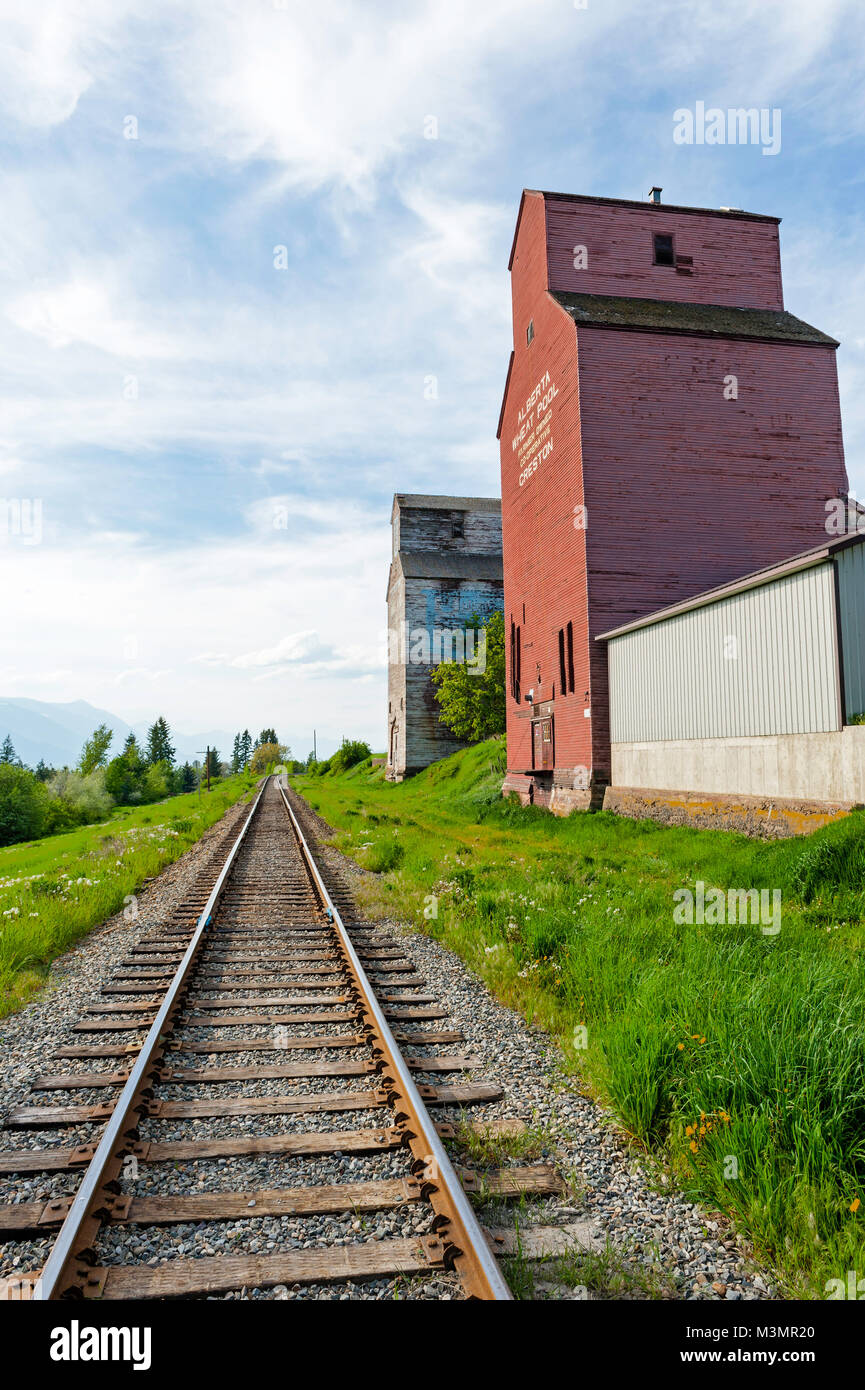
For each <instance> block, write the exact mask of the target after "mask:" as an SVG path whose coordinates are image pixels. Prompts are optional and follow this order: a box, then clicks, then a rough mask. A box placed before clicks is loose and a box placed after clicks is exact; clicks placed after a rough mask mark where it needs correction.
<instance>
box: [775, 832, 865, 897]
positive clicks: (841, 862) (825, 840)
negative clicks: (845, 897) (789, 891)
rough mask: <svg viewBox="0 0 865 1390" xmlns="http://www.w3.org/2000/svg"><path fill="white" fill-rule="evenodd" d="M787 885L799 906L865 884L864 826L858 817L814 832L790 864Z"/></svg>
mask: <svg viewBox="0 0 865 1390" xmlns="http://www.w3.org/2000/svg"><path fill="white" fill-rule="evenodd" d="M790 883H791V886H792V888H793V890H794V892H795V893H796V894H797V895H798V896H799V897H800V898H801V899H802V901H803V902H806V903H810V902H813V900H814V898H816V897H818V896H819V895H820V894H821V893H825V894H829V895H832V894H834V893H838V892H840V891H842V890H843V889H856V888H860V889H861V888H862V886H863V884H865V824H863V818H862V816H861V815H851V816H848V817H845V818H844V820H843V821H840V822H838V823H837V824H835V825H831V826H827V827H826V829H825V830H824V831H823V832H822V833H820V832H818V834H817V835H815V836H814V837H813V838H812V839H810V840H809V842H808V843H807V844H806V845H805V847H804V849H803V850H802V852H801V853H800V854H799V855H798V856H797V857H796V858H795V859H794V860H793V863H792V865H791V867H790Z"/></svg>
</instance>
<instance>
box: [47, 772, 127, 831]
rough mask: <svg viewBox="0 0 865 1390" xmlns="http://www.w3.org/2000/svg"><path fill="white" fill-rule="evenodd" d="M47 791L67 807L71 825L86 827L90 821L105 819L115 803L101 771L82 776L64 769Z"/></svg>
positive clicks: (57, 774)
mask: <svg viewBox="0 0 865 1390" xmlns="http://www.w3.org/2000/svg"><path fill="white" fill-rule="evenodd" d="M48 792H49V795H50V796H51V797H53V798H57V799H59V800H60V801H61V802H63V803H64V804H65V806H66V808H67V813H68V814H69V815H70V817H72V824H78V825H86V824H88V822H90V821H96V820H104V818H105V817H106V816H107V815H108V813H109V811H110V810H111V807H112V806H113V804H114V802H113V800H112V798H111V795H110V793H109V792H108V791H107V789H106V786H105V773H104V772H103V771H101V769H97V770H96V771H95V772H88V773H82V772H70V771H69V769H68V768H64V769H63V771H62V772H58V773H55V775H54V776H53V777H52V778H51V781H50V782H49V783H48Z"/></svg>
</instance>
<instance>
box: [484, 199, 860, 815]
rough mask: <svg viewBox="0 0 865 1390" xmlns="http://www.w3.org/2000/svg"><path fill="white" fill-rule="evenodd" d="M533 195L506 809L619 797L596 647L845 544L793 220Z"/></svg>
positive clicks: (518, 330) (514, 440) (513, 470)
mask: <svg viewBox="0 0 865 1390" xmlns="http://www.w3.org/2000/svg"><path fill="white" fill-rule="evenodd" d="M659 198H660V190H653V192H652V200H651V201H649V202H646V203H642V202H629V201H625V200H622V199H616V198H590V197H584V196H581V195H574V194H562V193H542V192H535V191H531V190H525V191H524V192H523V196H522V200H521V203H520V210H519V216H518V218H517V226H516V232H515V235H514V243H513V249H512V252H511V259H510V271H511V287H512V299H513V335H514V348H513V352H512V353H511V360H510V365H509V368H508V375H507V381H506V384H505V393H504V400H503V402H502V409H501V416H500V419H499V429H498V437H499V439H500V442H501V465H502V542H503V551H504V606H505V625H506V631H507V633H508V636H509V642H508V648H509V649H508V654H507V683H508V691H507V746H508V772H507V776H506V779H505V783H504V790H505V791H517V792H518V793H519V795H520V796H521V798H522V799H523V800H526V801H529V800H531V801H535V802H537V803H539V804H541V805H545V806H550V807H551V808H552V809H553V810H557V811H562V812H567V811H569V810H571V809H574V808H576V807H583V808H588V807H589V806H596V805H599V804H601V801H602V797H603V790H604V788H605V787H606V785H607V784H608V783H609V779H610V741H609V719H608V709H607V671H606V648H605V644H604V643H603V642H596V641H595V640H594V639H595V637H596V636H597V635H598V634H599V633H602V632H605V631H608V630H609V629H611V628H614V627H616V626H618V625H620V624H623V623H626V622H629V621H630V620H632V619H634V618H639V617H643V616H645V615H646V614H648V613H651V612H654V611H655V610H656V609H659V608H663V607H665V606H667V605H669V604H672V603H675V602H676V601H678V600H681V599H685V598H689V597H691V596H693V595H695V594H697V593H699V592H701V591H702V590H705V589H709V588H712V587H713V586H715V585H719V584H723V583H726V582H728V581H730V580H733V579H735V578H737V577H738V576H740V575H743V574H747V573H748V572H750V571H753V570H756V569H759V568H761V567H763V566H766V565H770V564H773V563H774V562H776V561H780V560H784V559H786V558H788V557H789V556H792V555H795V554H797V553H798V552H800V551H803V550H806V549H807V548H808V547H809V546H813V545H818V544H820V543H821V541H823V540H825V538H826V532H825V521H826V506H825V504H826V501H827V499H828V498H832V497H836V496H838V495H839V494H844V493H846V490H847V475H846V470H845V467H844V451H843V443H842V437H841V415H840V407H839V399H838V378H837V371H836V364H835V350H836V348H837V347H838V343H837V342H836V340H835V339H834V338H830V337H828V336H827V335H826V334H825V333H821V332H819V331H818V330H817V329H815V328H812V327H810V326H809V325H808V324H806V323H803V322H802V320H801V319H797V318H795V317H794V316H793V315H792V314H788V313H786V312H785V310H784V302H783V295H782V288H781V260H780V245H779V235H778V226H779V219H778V218H776V217H765V216H761V215H757V214H753V213H746V212H741V211H738V210H728V209H720V210H717V211H715V210H712V209H704V208H688V207H673V206H667V205H665V204H663V203H661V202H660V201H656V200H658V199H659Z"/></svg>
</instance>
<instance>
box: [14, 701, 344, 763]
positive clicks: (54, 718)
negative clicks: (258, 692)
mask: <svg viewBox="0 0 865 1390" xmlns="http://www.w3.org/2000/svg"><path fill="white" fill-rule="evenodd" d="M98 724H107V725H108V727H109V729H110V730H111V731H112V733H113V734H114V739H113V741H112V744H111V747H110V749H109V757H111V758H114V757H116V756H117V754H118V753H119V752H120V751H121V750H122V748H123V743H124V740H125V739H126V738H127V736H128V735H129V734H130V733H134V734H135V737H136V738H137V739H138V741H139V743H141V744H143V743H144V740H145V739H146V737H147V728H148V726H147V724H146V723H139V724H132V725H130V724H127V723H126V722H125V721H124V720H122V719H118V717H117V715H116V714H112V713H111V712H110V710H107V709H97V708H96V706H95V705H91V704H88V702H87V701H86V700H70V701H67V702H66V703H63V702H61V701H50V700H23V699H22V700H19V699H2V698H0V743H2V741H3V739H4V738H5V737H6V735H7V733H8V734H9V736H10V738H11V739H12V743H13V744H14V746H15V752H16V754H17V755H18V757H19V758H20V759H21V761H22V762H23V763H26V764H27V765H28V767H35V766H36V764H37V763H38V761H39V759H40V758H43V759H44V760H45V762H46V763H47V764H48V766H49V767H66V766H68V767H74V766H75V764H76V763H77V762H78V759H79V758H80V756H81V748H82V746H83V744H84V740H85V739H86V738H89V737H90V735H91V734H92V733H93V730H94V729H95V728H96V727H97V725H98ZM278 731H279V732H280V733H282V730H281V729H280V730H278ZM235 732H236V731H235V730H234V729H232V730H231V732H230V733H229V732H228V730H227V729H206V730H205V731H204V733H202V734H195V733H192V734H187V733H181V732H180V730H179V729H175V728H173V727H172V729H171V741H172V743H173V744H174V747H175V750H176V752H177V760H178V762H181V763H184V762H194V761H195V759H196V758H197V757H200V751H203V750H204V749H205V748H206V747H207V746H208V745H209V746H210V747H211V748H216V749H217V751H218V752H219V755H220V757H221V758H222V759H223V761H226V762H227V761H228V759H229V758H230V757H231V749H232V746H233V744H234V735H235ZM250 733H251V734H252V736H253V738H255V737H256V735H257V733H258V729H253V728H252V727H250ZM283 738H284V740H285V742H286V743H287V744H288V745H289V747H290V748H291V750H292V752H293V754H294V756H295V757H298V758H305V757H306V755H307V753H308V752H309V750H310V748H311V747H312V737H311V735H310V734H308V733H305V734H299V735H297V736H296V737H293V736H292V735H291V734H290V733H289V734H288V735H285V734H283ZM338 746H339V740H338V739H334V738H329V737H328V736H327V735H326V734H321V733H320V734H319V738H318V756H319V757H320V758H327V757H329V756H330V754H331V753H333V752H334V751H335V750H336V749H337V747H338Z"/></svg>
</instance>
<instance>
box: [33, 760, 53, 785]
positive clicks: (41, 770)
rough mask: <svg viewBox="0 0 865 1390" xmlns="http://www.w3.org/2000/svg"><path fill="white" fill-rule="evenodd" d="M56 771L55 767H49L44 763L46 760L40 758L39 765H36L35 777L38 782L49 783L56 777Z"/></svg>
mask: <svg viewBox="0 0 865 1390" xmlns="http://www.w3.org/2000/svg"><path fill="white" fill-rule="evenodd" d="M54 771H55V769H54V768H53V767H49V766H48V764H47V763H46V762H45V761H44V759H43V758H40V759H39V761H38V763H37V764H36V773H35V775H36V779H37V781H39V782H48V781H49V780H50V779H51V778H52V777H53V776H54Z"/></svg>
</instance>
